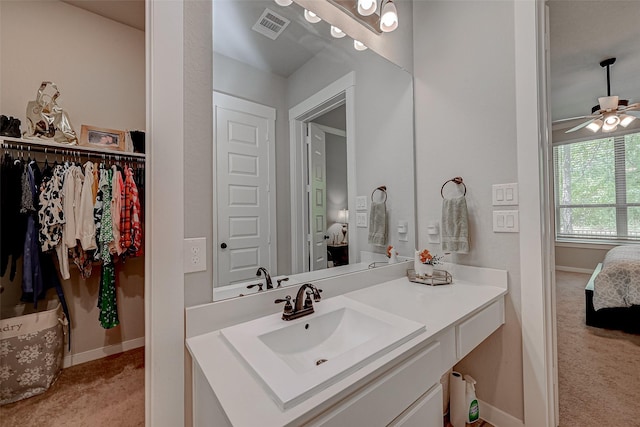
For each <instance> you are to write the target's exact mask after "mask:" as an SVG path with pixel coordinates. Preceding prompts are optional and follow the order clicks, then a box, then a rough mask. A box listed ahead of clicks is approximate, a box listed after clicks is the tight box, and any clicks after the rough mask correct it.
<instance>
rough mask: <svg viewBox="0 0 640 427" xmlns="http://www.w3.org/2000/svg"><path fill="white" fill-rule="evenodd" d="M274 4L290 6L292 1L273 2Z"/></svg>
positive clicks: (277, 0) (276, 0)
mask: <svg viewBox="0 0 640 427" xmlns="http://www.w3.org/2000/svg"><path fill="white" fill-rule="evenodd" d="M275 2H276V3H278V5H280V6H284V7H286V6H290V5H291V3H293V0H275Z"/></svg>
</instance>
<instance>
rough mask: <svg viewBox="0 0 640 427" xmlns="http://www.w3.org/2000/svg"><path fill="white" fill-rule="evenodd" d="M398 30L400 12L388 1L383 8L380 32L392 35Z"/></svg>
mask: <svg viewBox="0 0 640 427" xmlns="http://www.w3.org/2000/svg"><path fill="white" fill-rule="evenodd" d="M396 28H398V10H397V9H396V5H395V4H393V2H392V1H391V0H387V2H386V3H385V4H384V6H382V13H381V15H380V30H382V31H383V32H385V33H390V32H391V31H393V30H395V29H396Z"/></svg>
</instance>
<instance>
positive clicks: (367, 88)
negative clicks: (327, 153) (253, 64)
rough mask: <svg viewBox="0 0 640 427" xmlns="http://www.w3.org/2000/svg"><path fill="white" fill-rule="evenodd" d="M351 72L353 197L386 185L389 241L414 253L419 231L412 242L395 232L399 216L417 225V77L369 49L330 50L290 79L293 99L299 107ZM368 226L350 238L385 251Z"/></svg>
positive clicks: (402, 250)
mask: <svg viewBox="0 0 640 427" xmlns="http://www.w3.org/2000/svg"><path fill="white" fill-rule="evenodd" d="M354 52H355V51H354ZM372 70H375V71H372ZM350 71H355V82H356V84H355V114H356V117H355V123H356V131H357V135H356V141H354V142H353V143H354V144H355V147H356V171H357V183H356V186H357V189H358V190H357V191H358V194H354V195H352V194H350V195H349V197H351V198H353V197H355V196H366V197H370V196H371V192H372V191H373V189H374V188H376V187H378V186H380V185H386V186H387V191H388V200H387V211H388V223H389V243H390V244H393V245H394V246H396V248H397V249H398V252H399V253H400V254H411V253H413V250H414V249H415V248H414V241H415V238H414V233H413V231H411V232H410V233H409V236H408V240H409V241H408V242H399V241H398V236H397V234H395V231H396V229H397V227H396V224H397V222H398V221H399V220H404V221H408V223H409V229H410V230H413V229H414V224H415V202H414V187H413V182H414V168H413V155H414V151H413V84H412V78H411V75H410V74H408V73H406V72H404V71H402V70H400V69H399V68H398V67H397V66H395V65H394V64H392V63H390V62H388V61H386V60H384V59H382V58H381V57H379V56H378V55H377V54H375V53H373V52H370V51H368V50H367V51H364V52H356V54H351V55H346V54H343V55H340V52H336V51H334V50H329V49H325V50H324V51H322V52H320V53H319V54H318V55H316V56H315V57H314V58H312V59H311V60H309V61H308V62H307V63H306V64H305V65H304V66H303V67H301V68H300V69H299V70H298V71H296V72H295V73H294V74H292V75H291V76H290V77H289V90H288V93H287V96H288V99H289V101H288V102H289V105H291V106H293V105H295V104H297V103H299V102H301V101H303V100H304V99H306V98H308V97H309V96H310V95H312V94H314V93H315V92H317V91H318V90H320V89H322V88H323V87H325V86H326V85H328V84H329V83H331V82H333V81H335V80H337V79H339V78H340V77H342V76H344V75H346V74H347V73H349V72H350ZM349 143H350V144H351V141H350V142H349ZM367 230H368V229H367V228H357V229H356V230H350V233H349V236H350V241H351V242H353V241H354V239H357V241H358V248H359V250H366V251H380V252H384V250H385V249H386V248H383V247H382V248H378V247H373V246H371V245H369V244H368V243H367Z"/></svg>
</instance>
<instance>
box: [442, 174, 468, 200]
mask: <svg viewBox="0 0 640 427" xmlns="http://www.w3.org/2000/svg"><path fill="white" fill-rule="evenodd" d="M448 182H453V183H454V184H458V185H460V184H462V186H463V187H464V194H463V196H466V195H467V186H466V185H464V181H463V179H462V177H461V176H456V177H455V178H451V179H450V180H448V181H445V182H444V184H442V188H440V196H442V198H443V199H444V194H443V190H444V186H445V185H447V183H448Z"/></svg>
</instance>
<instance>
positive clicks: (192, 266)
mask: <svg viewBox="0 0 640 427" xmlns="http://www.w3.org/2000/svg"><path fill="white" fill-rule="evenodd" d="M183 267H184V272H185V273H193V272H196V271H205V270H206V269H207V239H206V238H204V237H198V238H195V239H184V260H183Z"/></svg>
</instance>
